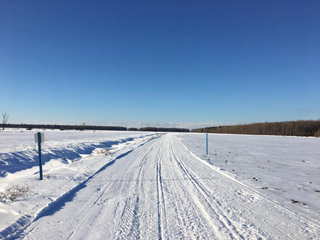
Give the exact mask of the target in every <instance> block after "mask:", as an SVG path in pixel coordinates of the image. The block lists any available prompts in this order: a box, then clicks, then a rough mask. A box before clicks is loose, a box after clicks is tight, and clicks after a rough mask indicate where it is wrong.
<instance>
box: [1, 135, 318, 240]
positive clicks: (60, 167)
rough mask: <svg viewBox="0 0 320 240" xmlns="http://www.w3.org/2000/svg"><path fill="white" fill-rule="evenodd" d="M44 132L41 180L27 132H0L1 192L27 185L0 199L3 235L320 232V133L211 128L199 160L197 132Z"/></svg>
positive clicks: (294, 235) (281, 235)
mask: <svg viewBox="0 0 320 240" xmlns="http://www.w3.org/2000/svg"><path fill="white" fill-rule="evenodd" d="M26 135H28V137H27V136H26ZM45 135H46V143H45V144H46V145H45V146H44V155H47V158H46V161H45V163H44V166H43V171H44V175H45V177H44V180H43V181H40V180H39V173H38V166H36V164H35V165H34V164H33V162H36V160H37V158H36V157H35V155H36V150H35V148H34V144H35V143H33V142H32V141H34V139H33V133H32V132H28V131H27V132H23V133H21V132H20V131H16V130H6V131H4V132H3V131H2V132H1V133H0V161H1V163H2V165H0V167H1V171H2V175H1V176H0V192H4V191H5V190H6V189H10V188H11V187H12V186H13V185H17V184H18V185H19V186H28V187H29V189H30V191H28V192H27V194H26V195H25V196H23V197H21V198H19V199H17V200H16V201H14V202H11V201H2V202H0V239H17V238H25V239H195V238H197V239H316V238H318V236H320V224H319V222H320V218H319V201H316V200H318V199H319V194H320V193H319V192H317V191H316V190H317V189H318V188H319V186H320V182H319V171H320V170H319V165H320V164H319V158H318V156H319V150H318V149H319V148H318V146H319V143H320V142H319V139H316V138H293V137H270V136H269V137H268V136H238V135H215V134H210V136H209V137H210V138H209V139H210V140H209V146H210V148H209V156H205V155H204V152H205V145H204V144H205V135H204V134H187V133H184V134H181V133H179V134H174V133H170V134H165V135H161V136H160V135H158V134H155V133H142V132H100V131H99V132H98V131H96V132H93V131H91V132H90V131H88V132H87V131H84V132H77V131H65V132H61V131H45ZM62 139H64V140H62ZM10 142H11V143H13V142H14V143H15V144H16V146H12V145H10ZM17 146H22V147H19V149H18V148H17ZM15 148H17V150H15ZM2 149H3V150H2ZM12 160H16V161H13V163H11V161H12ZM226 160H227V161H226ZM19 162H20V163H22V164H21V167H20V168H19V167H18V166H19V164H18V163H19ZM13 166H15V167H13ZM233 170H234V171H233ZM256 179H257V180H256ZM289 181H290V182H289ZM308 182H309V184H307V183H308ZM310 182H312V183H310ZM299 184H301V185H299ZM266 187H267V188H266ZM317 187H318V188H317ZM278 189H279V190H278ZM292 199H293V200H295V201H298V202H296V203H293V202H292Z"/></svg>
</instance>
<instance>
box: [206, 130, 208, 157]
mask: <svg viewBox="0 0 320 240" xmlns="http://www.w3.org/2000/svg"><path fill="white" fill-rule="evenodd" d="M206 155H208V133H206Z"/></svg>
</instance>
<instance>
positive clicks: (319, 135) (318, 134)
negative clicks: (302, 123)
mask: <svg viewBox="0 0 320 240" xmlns="http://www.w3.org/2000/svg"><path fill="white" fill-rule="evenodd" d="M314 136H315V137H320V129H318V130H317V131H316V133H315V134H314Z"/></svg>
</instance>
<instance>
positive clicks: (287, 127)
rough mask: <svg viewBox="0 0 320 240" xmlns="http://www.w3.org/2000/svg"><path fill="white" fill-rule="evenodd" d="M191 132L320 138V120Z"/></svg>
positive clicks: (211, 128)
mask: <svg viewBox="0 0 320 240" xmlns="http://www.w3.org/2000/svg"><path fill="white" fill-rule="evenodd" d="M191 132H208V133H229V134H253V135H283V136H315V137H320V120H308V121H302V120H300V121H287V122H264V123H252V124H242V125H231V126H218V127H206V128H198V129H192V131H191Z"/></svg>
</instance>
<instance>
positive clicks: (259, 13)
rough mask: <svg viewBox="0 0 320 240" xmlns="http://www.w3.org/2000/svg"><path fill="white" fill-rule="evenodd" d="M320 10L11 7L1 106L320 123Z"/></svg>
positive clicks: (33, 113)
mask: <svg viewBox="0 0 320 240" xmlns="http://www.w3.org/2000/svg"><path fill="white" fill-rule="evenodd" d="M319 13H320V1H317V0H310V1H309V0H308V1H301V0H299V1H294V0H293V1H282V0H280V1H279V0H276V1H272V0H270V1H256V0H254V1H222V0H221V1H213V0H212V1H193V0H192V1H191V0H181V1H175V0H170V1H169V0H168V1H167V0H162V1H150V0H146V1H139V0H138V1H126V0H122V1H119V0H114V1H107V0H101V1H95V0H90V1H89V0H86V1H82V0H68V1H66V0H51V1H49V0H48V1H43V0H39V1H33V0H28V1H25V0H10V1H8V0H0V83H1V84H0V111H3V112H8V113H10V117H9V121H8V122H10V123H21V122H24V123H26V122H29V123H31V122H39V123H54V122H56V123H70V124H74V123H82V122H86V123H87V124H114V125H117V124H118V125H124V124H127V125H128V126H131V125H132V126H133V125H139V124H140V125H144V124H145V125H156V126H160V125H166V124H169V122H170V124H171V125H172V126H186V127H194V126H197V125H199V126H200V125H207V124H215V123H222V124H233V123H251V122H264V121H286V120H298V119H315V120H316V119H319V118H320V14H319ZM139 122H140V123H139Z"/></svg>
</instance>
